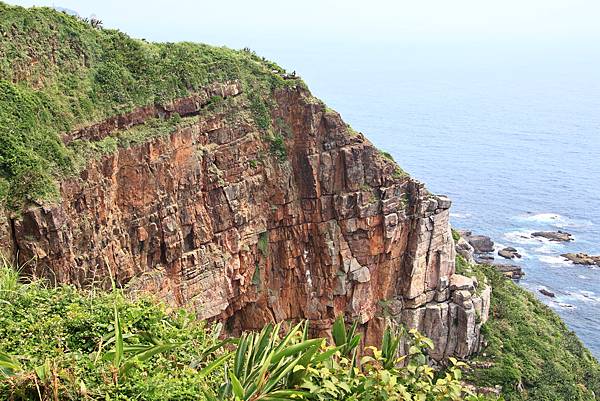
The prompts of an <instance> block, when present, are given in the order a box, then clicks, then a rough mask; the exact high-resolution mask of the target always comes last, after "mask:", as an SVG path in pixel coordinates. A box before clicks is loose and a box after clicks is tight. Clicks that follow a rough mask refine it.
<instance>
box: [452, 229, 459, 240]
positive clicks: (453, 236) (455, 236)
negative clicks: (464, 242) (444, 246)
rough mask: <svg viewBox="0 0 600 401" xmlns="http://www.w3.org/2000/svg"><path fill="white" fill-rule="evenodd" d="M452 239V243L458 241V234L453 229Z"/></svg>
mask: <svg viewBox="0 0 600 401" xmlns="http://www.w3.org/2000/svg"><path fill="white" fill-rule="evenodd" d="M452 239H453V240H454V242H458V240H459V239H460V234H459V232H458V231H456V230H455V229H454V228H453V229H452Z"/></svg>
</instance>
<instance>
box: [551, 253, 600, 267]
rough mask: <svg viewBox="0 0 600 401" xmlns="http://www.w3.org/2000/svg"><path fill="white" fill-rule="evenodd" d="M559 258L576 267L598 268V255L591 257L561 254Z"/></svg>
mask: <svg viewBox="0 0 600 401" xmlns="http://www.w3.org/2000/svg"><path fill="white" fill-rule="evenodd" d="M560 256H562V257H563V258H565V259H568V260H570V261H571V262H573V263H574V264H576V265H586V266H593V265H596V266H600V255H598V256H592V255H588V254H587V253H563V254H562V255H560Z"/></svg>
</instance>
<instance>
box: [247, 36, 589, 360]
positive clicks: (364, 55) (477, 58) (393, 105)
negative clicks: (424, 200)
mask: <svg viewBox="0 0 600 401" xmlns="http://www.w3.org/2000/svg"><path fill="white" fill-rule="evenodd" d="M257 50H259V53H261V54H265V55H266V56H268V57H269V58H271V59H274V60H277V61H278V62H280V64H282V65H283V66H286V67H289V69H292V68H293V69H295V70H296V71H297V72H298V73H299V74H300V75H301V76H302V77H303V78H304V80H305V81H306V82H307V83H308V85H309V86H310V87H311V89H312V91H313V93H314V94H315V95H316V96H318V97H320V98H321V99H323V100H324V101H325V102H326V103H327V104H328V105H329V106H331V107H332V108H335V109H336V110H337V111H339V112H340V113H341V114H342V117H343V118H344V119H345V120H346V121H347V122H349V123H350V124H351V125H352V126H353V127H354V128H355V129H356V130H359V131H362V132H363V133H365V134H366V136H367V137H368V138H369V139H370V140H371V141H372V142H373V143H374V144H375V145H376V146H378V147H379V148H381V149H385V150H387V151H388V152H390V153H391V154H392V155H393V156H394V158H395V159H396V161H397V162H398V163H399V164H400V165H401V166H402V167H403V168H404V169H405V170H407V171H408V172H409V173H411V174H412V175H413V176H414V177H416V178H418V179H420V180H422V181H424V182H425V183H426V184H427V186H428V188H429V189H430V190H431V191H433V192H435V193H441V194H447V195H449V196H450V197H451V198H452V199H453V201H454V204H453V206H452V210H453V212H452V224H453V225H454V226H455V227H457V228H465V229H470V230H472V231H473V232H475V233H478V234H484V235H488V236H490V237H492V238H493V239H494V240H495V242H496V244H497V247H504V246H514V247H515V248H517V249H518V250H519V251H520V252H521V253H522V255H523V258H522V260H519V261H518V262H517V263H518V264H520V265H521V266H522V267H523V268H524V270H525V272H526V276H525V278H524V279H523V280H521V284H522V285H523V286H524V287H526V288H528V289H530V290H531V291H532V292H533V293H534V294H536V296H538V297H539V299H541V300H542V301H543V302H544V303H546V304H548V305H549V306H550V307H551V308H553V309H554V310H555V311H556V312H558V314H559V315H560V316H561V317H562V318H563V319H564V321H565V322H566V323H567V325H568V326H569V327H570V328H571V329H572V330H574V331H575V332H576V333H577V334H578V335H579V337H580V338H581V339H582V340H583V342H584V343H585V344H586V345H587V346H588V347H589V349H590V350H591V351H592V352H593V353H594V354H595V355H596V357H598V358H600V268H590V267H585V266H576V265H573V264H571V263H569V262H565V261H564V259H563V258H561V257H560V254H561V253H566V252H579V251H582V252H586V253H589V254H594V255H600V47H598V46H585V44H577V45H575V46H574V45H572V44H552V45H546V46H543V45H529V46H522V47H515V46H508V45H502V44H499V43H496V44H479V45H476V44H473V45H464V44H463V45H452V44H447V45H441V44H421V45H408V44H397V45H394V44H387V45H385V46H377V45H369V44H353V45H327V44H316V45H314V46H305V47H301V48H299V47H295V48H286V47H285V46H278V47H274V48H268V49H257ZM557 229H563V230H566V231H568V232H570V233H572V234H573V235H574V237H575V241H574V242H571V243H567V244H562V243H552V242H549V241H545V240H540V239H533V238H530V235H529V234H530V233H531V232H533V231H540V230H557ZM496 259H497V261H500V260H498V259H501V258H499V257H498V256H496ZM540 288H546V289H548V290H550V291H552V292H554V293H556V298H554V299H551V298H548V297H546V296H544V295H542V294H540V293H539V291H538V290H539V289H540Z"/></svg>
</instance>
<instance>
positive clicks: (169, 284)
mask: <svg viewBox="0 0 600 401" xmlns="http://www.w3.org/2000/svg"><path fill="white" fill-rule="evenodd" d="M217 88H218V89H217ZM241 91H242V88H241V85H239V84H236V83H233V84H231V83H230V84H223V85H215V86H213V88H212V89H211V90H207V91H205V92H204V93H202V95H203V96H196V98H195V99H192V100H189V99H183V100H181V101H179V102H173V103H172V104H171V105H168V106H166V107H162V108H161V109H163V110H167V111H169V112H172V113H175V112H176V113H178V114H179V115H181V116H190V115H194V114H196V113H198V112H200V111H201V110H202V108H201V106H202V105H203V104H205V103H206V102H207V101H208V100H209V99H211V97H212V96H215V95H214V93H217V92H218V95H220V96H221V97H223V98H225V99H226V100H224V102H225V104H223V105H221V106H220V108H219V109H218V110H215V111H213V112H207V113H202V115H199V116H198V117H196V118H195V119H194V121H191V122H190V121H186V124H181V125H183V126H182V127H178V126H175V127H174V128H173V130H172V131H171V132H169V133H168V134H166V135H163V136H161V137H159V138H156V139H152V140H150V141H148V142H143V143H140V144H136V145H134V146H131V147H128V148H120V149H118V150H117V151H115V152H114V153H111V154H108V155H105V156H102V157H100V158H99V159H97V160H94V161H92V162H90V163H89V164H88V165H87V166H86V168H85V169H84V170H83V171H82V172H81V173H80V175H79V177H73V178H70V179H67V180H64V181H63V182H61V184H60V193H61V199H62V200H61V202H60V203H59V204H55V205H45V206H39V207H30V208H28V209H27V210H26V211H24V212H23V214H22V216H21V217H20V218H16V219H13V220H12V231H13V233H12V242H13V244H14V245H13V247H14V249H15V250H18V252H17V256H18V259H19V263H20V264H24V265H25V266H26V269H27V271H28V272H30V273H31V274H33V275H35V276H38V277H39V276H42V277H46V278H48V279H50V280H51V281H52V282H68V283H75V284H77V285H81V286H85V285H93V284H99V283H103V284H104V286H106V285H107V283H108V279H109V277H111V276H113V277H114V278H115V279H116V281H117V282H118V283H119V284H121V285H125V284H126V283H127V284H128V288H129V289H130V290H135V291H147V292H152V293H155V294H160V296H161V298H164V299H165V300H166V301H167V302H170V303H173V304H177V305H184V306H186V307H190V308H193V309H194V310H195V311H196V313H197V314H198V315H199V316H200V317H202V318H215V319H219V320H227V322H228V327H231V328H235V329H251V328H260V327H262V326H263V325H264V324H266V323H268V322H271V321H282V320H290V319H292V320H298V319H309V320H310V321H311V326H312V327H313V329H314V330H316V332H317V333H318V332H319V331H327V330H328V329H329V328H330V327H331V324H332V322H333V320H334V319H335V317H336V316H338V315H339V314H346V315H347V316H348V318H351V319H354V318H357V319H359V321H360V323H361V324H363V325H364V329H365V331H366V333H367V338H373V339H375V338H379V337H380V334H381V331H382V329H383V327H384V317H385V316H387V317H389V318H391V319H393V320H395V321H397V322H398V323H404V324H407V325H408V326H410V327H414V328H418V329H419V330H421V331H422V332H423V333H424V334H426V335H427V336H429V337H431V338H433V339H434V341H435V343H436V350H435V352H434V354H433V357H434V358H438V359H441V358H443V357H446V356H449V355H457V356H466V355H468V354H470V353H472V352H473V351H476V350H477V349H478V347H479V326H480V325H481V322H484V321H485V320H486V318H487V313H488V308H489V289H488V288H486V289H485V290H484V291H483V293H482V294H480V295H476V294H475V286H474V285H473V282H472V280H471V279H468V278H466V277H463V276H457V275H454V256H455V255H454V247H453V241H452V237H451V234H450V227H449V223H448V209H449V207H450V201H449V200H448V199H447V198H445V197H440V196H434V195H431V194H429V193H428V192H427V191H426V190H425V189H424V187H423V185H422V184H420V183H418V182H416V181H415V180H413V179H411V178H409V177H408V176H406V175H404V174H402V173H400V170H398V167H397V166H396V165H395V163H393V162H392V161H389V160H387V159H386V158H385V157H384V156H382V154H381V153H380V152H379V151H378V150H377V149H376V148H374V147H373V146H372V145H371V144H370V143H369V142H368V141H367V140H366V139H365V138H364V137H363V136H362V135H361V134H358V133H354V132H352V131H351V130H350V129H349V128H348V127H347V125H346V124H345V123H343V121H342V120H341V119H340V117H339V115H338V114H337V113H334V112H331V111H328V110H327V109H326V108H325V106H324V105H322V104H321V103H319V102H316V101H315V100H314V98H312V97H311V96H310V94H309V93H308V92H307V91H306V90H304V89H302V87H301V86H297V87H289V88H286V89H283V90H279V91H277V92H275V93H274V94H273V99H274V101H275V107H274V109H273V110H272V113H271V117H272V120H273V121H275V122H276V123H275V125H277V124H278V126H276V127H275V128H274V129H275V130H277V131H278V132H277V133H276V134H275V135H281V136H282V137H283V138H284V145H285V150H283V149H282V151H283V155H282V154H276V153H275V152H274V150H273V140H272V139H269V138H268V137H266V135H267V134H265V133H261V131H260V129H259V128H258V127H257V126H256V124H255V123H254V121H253V120H252V113H251V111H250V110H249V108H250V105H249V104H248V102H246V101H245V100H244V99H236V98H234V96H235V95H237V94H239V93H240V92H241ZM203 102H204V103H203ZM154 115H155V113H154V112H153V111H152V112H149V111H148V110H139V111H136V112H133V113H129V114H127V115H123V116H121V117H120V118H118V119H114V120H112V122H111V121H108V122H103V123H102V124H97V125H95V126H93V127H91V128H90V129H84V130H80V131H79V132H78V133H76V134H68V135H65V136H64V137H65V140H72V139H73V138H74V137H77V138H80V139H86V140H102V139H104V138H105V137H107V136H109V135H126V134H127V131H126V130H125V131H124V132H121V131H119V130H118V128H119V127H126V128H130V129H131V127H134V126H136V125H138V124H142V123H143V122H144V121H145V119H146V118H149V117H153V116H154ZM115 121H118V123H115ZM106 127H108V128H106ZM147 129H150V130H151V129H152V128H147ZM271 135H273V134H271ZM317 333H315V334H317Z"/></svg>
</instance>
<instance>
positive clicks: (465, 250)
mask: <svg viewBox="0 0 600 401" xmlns="http://www.w3.org/2000/svg"><path fill="white" fill-rule="evenodd" d="M456 253H458V254H459V255H460V256H462V257H463V258H465V260H466V261H467V262H469V263H475V258H474V253H475V250H474V249H473V247H472V246H471V244H469V243H468V242H467V241H466V240H465V239H464V238H463V237H462V236H461V237H460V238H459V239H458V241H456Z"/></svg>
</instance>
